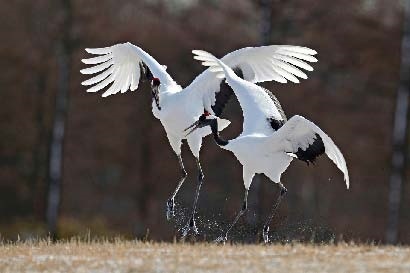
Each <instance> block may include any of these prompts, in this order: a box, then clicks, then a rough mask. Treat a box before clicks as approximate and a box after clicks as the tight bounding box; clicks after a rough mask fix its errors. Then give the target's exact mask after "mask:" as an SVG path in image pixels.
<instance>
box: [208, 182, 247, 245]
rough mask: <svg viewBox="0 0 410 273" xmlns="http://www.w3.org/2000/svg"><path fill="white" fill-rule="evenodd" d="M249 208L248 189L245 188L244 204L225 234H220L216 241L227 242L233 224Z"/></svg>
mask: <svg viewBox="0 0 410 273" xmlns="http://www.w3.org/2000/svg"><path fill="white" fill-rule="evenodd" d="M247 210H248V189H245V197H244V198H243V204H242V208H241V210H240V211H239V212H238V214H237V215H236V217H235V219H234V220H233V222H232V223H231V224H230V225H229V227H228V229H227V230H226V232H225V234H223V235H221V236H219V237H218V238H217V239H216V240H215V242H216V243H225V242H226V241H227V240H228V234H229V232H230V231H231V229H232V228H233V226H234V225H235V224H236V222H238V220H239V218H241V216H242V215H243V214H244V213H245V212H246V211H247Z"/></svg>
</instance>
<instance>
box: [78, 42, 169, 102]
mask: <svg viewBox="0 0 410 273" xmlns="http://www.w3.org/2000/svg"><path fill="white" fill-rule="evenodd" d="M86 51H87V52H88V53H90V54H95V55H100V56H97V57H92V58H88V59H83V60H82V62H83V63H85V64H90V65H94V66H92V67H89V68H84V69H82V70H81V71H80V72H81V73H82V74H97V73H100V72H101V73H100V74H97V75H96V76H94V77H92V78H90V79H88V80H85V81H83V82H82V85H86V86H89V85H93V86H92V87H90V88H89V89H88V90H87V92H98V91H100V90H103V89H104V88H106V87H107V86H108V85H109V84H111V83H112V85H111V86H110V87H109V88H108V89H107V90H106V91H105V92H104V93H103V94H102V96H103V97H106V96H109V95H112V94H116V93H118V92H121V93H125V92H126V91H128V90H131V91H134V90H136V89H137V88H138V84H139V81H140V75H141V69H140V64H141V63H144V64H145V65H146V66H148V68H149V69H150V70H151V73H152V74H153V76H154V77H156V78H159V80H160V82H161V86H170V85H176V83H175V82H174V81H173V80H172V78H171V76H169V74H168V73H167V72H166V66H163V65H160V64H159V63H158V62H157V61H156V60H155V59H154V58H153V57H151V56H150V55H149V54H148V53H147V52H145V51H144V50H142V49H141V48H139V47H138V46H135V45H133V44H131V43H124V44H117V45H114V46H111V47H104V48H87V49H86Z"/></svg>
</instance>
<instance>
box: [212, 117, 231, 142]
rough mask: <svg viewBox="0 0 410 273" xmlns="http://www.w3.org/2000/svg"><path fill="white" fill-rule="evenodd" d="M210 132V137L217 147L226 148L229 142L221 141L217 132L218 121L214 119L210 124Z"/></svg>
mask: <svg viewBox="0 0 410 273" xmlns="http://www.w3.org/2000/svg"><path fill="white" fill-rule="evenodd" d="M211 130H212V135H213V137H214V140H215V142H216V144H218V145H219V146H226V145H228V143H229V140H225V139H222V138H221V137H220V136H219V132H218V121H217V120H216V119H214V120H213V121H212V123H211Z"/></svg>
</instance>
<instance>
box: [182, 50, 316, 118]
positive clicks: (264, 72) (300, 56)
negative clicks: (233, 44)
mask: <svg viewBox="0 0 410 273" xmlns="http://www.w3.org/2000/svg"><path fill="white" fill-rule="evenodd" d="M196 52H197V51H195V50H194V51H193V53H194V54H195V53H196ZM315 54H316V51H314V50H312V49H309V48H306V47H299V46H289V45H271V46H261V47H246V48H242V49H239V50H236V51H233V52H231V53H229V54H227V55H225V56H224V57H223V58H222V59H221V61H223V62H224V63H225V64H226V65H228V66H229V67H231V68H233V69H234V70H235V72H237V74H238V76H241V78H243V79H245V80H247V81H250V82H253V83H257V82H265V81H277V82H281V83H286V82H287V81H288V80H289V81H291V82H295V83H298V82H299V79H298V78H297V77H299V78H302V79H307V75H306V74H305V73H304V72H303V71H302V70H301V69H304V70H307V71H312V70H313V68H312V67H311V66H310V65H309V64H308V63H307V62H317V59H316V58H315V57H313V56H312V55H315ZM194 58H195V59H197V60H200V61H204V62H205V63H206V60H204V59H202V58H201V56H195V57H194ZM238 71H239V72H240V73H238ZM221 83H222V79H218V78H216V77H215V74H214V73H212V72H211V71H210V70H209V69H207V70H205V71H204V72H203V73H201V74H200V75H198V76H197V77H196V78H195V79H194V81H193V82H192V83H191V84H190V85H189V86H188V87H187V89H192V90H196V91H195V92H200V93H201V95H202V99H203V102H204V105H205V109H206V110H208V111H210V110H212V111H213V112H214V114H216V115H220V113H222V110H223V108H224V106H225V104H226V102H227V98H228V99H229V97H230V96H231V95H232V92H230V91H229V90H227V91H225V89H224V90H221ZM222 86H224V85H223V83H222ZM220 90H221V92H223V93H224V95H220V96H218V93H219V92H220ZM214 108H215V109H218V111H217V112H215V110H214ZM212 111H210V112H212ZM218 112H220V113H218Z"/></svg>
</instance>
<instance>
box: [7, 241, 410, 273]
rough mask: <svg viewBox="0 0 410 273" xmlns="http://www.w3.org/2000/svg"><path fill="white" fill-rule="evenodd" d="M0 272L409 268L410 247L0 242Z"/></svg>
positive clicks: (314, 270)
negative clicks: (0, 243)
mask: <svg viewBox="0 0 410 273" xmlns="http://www.w3.org/2000/svg"><path fill="white" fill-rule="evenodd" d="M0 272H4V273H8V272H13V273H15V272H95V273H97V272H98V273H99V272H127V273H131V272H247V273H248V272H260V273H263V272H286V273H290V272H410V247H392V246H372V245H355V244H338V245H310V244H307V245H306V244H286V245H281V244H274V245H230V244H227V245H215V244H205V243H197V244H189V243H185V244H183V243H174V244H172V243H144V242H138V241H122V240H115V241H114V242H108V241H100V242H90V243H87V242H83V241H79V240H71V241H69V242H60V243H50V242H48V241H40V242H32V243H30V242H25V243H13V244H11V243H10V244H3V245H1V246H0Z"/></svg>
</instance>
